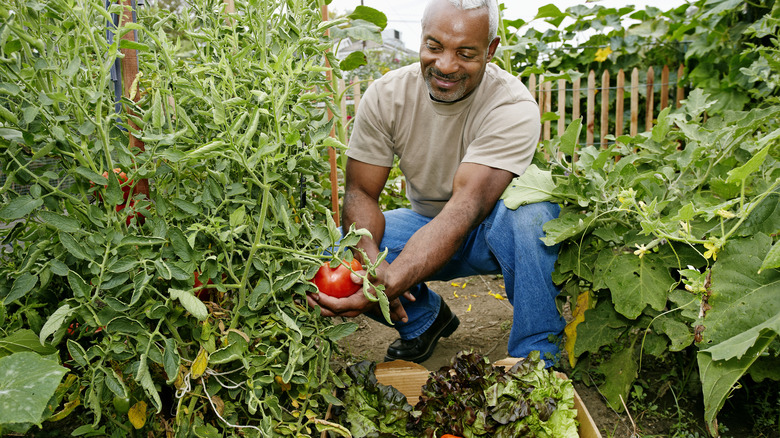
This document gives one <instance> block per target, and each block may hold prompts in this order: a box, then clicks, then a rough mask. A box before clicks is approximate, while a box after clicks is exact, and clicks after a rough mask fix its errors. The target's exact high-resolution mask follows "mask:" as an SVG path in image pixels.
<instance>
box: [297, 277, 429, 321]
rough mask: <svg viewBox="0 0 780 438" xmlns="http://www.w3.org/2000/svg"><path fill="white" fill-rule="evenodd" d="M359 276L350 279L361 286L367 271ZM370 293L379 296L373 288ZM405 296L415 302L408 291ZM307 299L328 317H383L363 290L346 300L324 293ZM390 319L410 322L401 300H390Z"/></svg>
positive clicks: (377, 305)
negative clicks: (367, 315) (369, 314)
mask: <svg viewBox="0 0 780 438" xmlns="http://www.w3.org/2000/svg"><path fill="white" fill-rule="evenodd" d="M357 274H359V275H356V274H351V276H350V278H351V279H352V281H353V282H355V283H357V284H361V283H362V282H363V278H362V277H361V276H365V274H366V271H359V272H357ZM375 281H377V279H376V278H373V279H372V282H375ZM369 293H372V294H374V296H376V294H377V292H376V291H375V290H374V289H373V288H372V289H371V290H370V291H369ZM403 296H404V297H405V298H406V299H408V300H409V301H414V300H415V298H414V295H412V294H411V293H410V292H408V291H407V292H405V293H404V294H403ZM306 299H307V301H308V303H309V306H311V307H317V306H319V307H320V311H321V312H322V315H323V316H327V317H333V316H344V317H355V316H358V315H361V314H363V313H373V314H374V315H375V316H377V317H379V318H381V317H382V311H381V310H380V308H379V303H378V302H372V301H370V300H369V299H368V298H366V296H365V295H364V294H363V290H362V289H361V290H359V291H358V292H356V293H354V294H352V295H350V296H348V297H344V298H335V297H331V296H328V295H326V294H323V293H311V294H308V296H307V297H306ZM390 319H391V320H392V321H401V322H406V321H407V320H408V317H407V315H406V310H404V307H403V305H402V304H401V300H400V299H399V298H395V299H391V300H390Z"/></svg>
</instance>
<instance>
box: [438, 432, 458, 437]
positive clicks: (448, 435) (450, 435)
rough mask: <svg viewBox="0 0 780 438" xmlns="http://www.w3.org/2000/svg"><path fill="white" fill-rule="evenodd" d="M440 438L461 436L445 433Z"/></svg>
mask: <svg viewBox="0 0 780 438" xmlns="http://www.w3.org/2000/svg"><path fill="white" fill-rule="evenodd" d="M440 438H460V437H459V436H455V435H453V434H451V433H445V434H444V435H442V436H441V437H440Z"/></svg>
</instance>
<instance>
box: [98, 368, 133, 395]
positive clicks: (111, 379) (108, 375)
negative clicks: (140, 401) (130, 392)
mask: <svg viewBox="0 0 780 438" xmlns="http://www.w3.org/2000/svg"><path fill="white" fill-rule="evenodd" d="M103 375H104V378H103V381H104V382H105V383H106V386H107V387H108V389H109V390H110V391H111V392H113V393H114V395H116V396H117V397H120V398H125V397H127V388H126V387H125V383H124V382H123V381H122V378H121V377H120V376H119V374H117V372H116V371H115V370H114V369H113V368H111V369H110V371H109V370H107V369H105V368H103Z"/></svg>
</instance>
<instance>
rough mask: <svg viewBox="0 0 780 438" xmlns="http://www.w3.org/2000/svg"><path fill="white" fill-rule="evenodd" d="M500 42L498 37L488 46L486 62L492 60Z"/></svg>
mask: <svg viewBox="0 0 780 438" xmlns="http://www.w3.org/2000/svg"><path fill="white" fill-rule="evenodd" d="M500 41H501V38H500V37H495V38H494V39H493V41H491V42H490V45H489V46H488V56H487V62H490V61H491V60H492V59H493V55H495V54H496V49H497V48H498V43H499V42H500Z"/></svg>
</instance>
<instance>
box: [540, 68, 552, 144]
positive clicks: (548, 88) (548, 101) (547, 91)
mask: <svg viewBox="0 0 780 438" xmlns="http://www.w3.org/2000/svg"><path fill="white" fill-rule="evenodd" d="M542 86H543V88H544V112H545V113H549V112H551V111H552V82H550V81H545V82H544V83H543V84H542ZM550 125H551V122H550V121H549V120H548V121H546V122H544V139H545V140H549V139H550Z"/></svg>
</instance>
